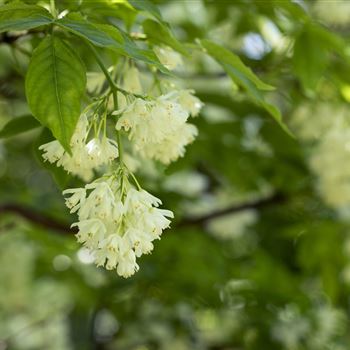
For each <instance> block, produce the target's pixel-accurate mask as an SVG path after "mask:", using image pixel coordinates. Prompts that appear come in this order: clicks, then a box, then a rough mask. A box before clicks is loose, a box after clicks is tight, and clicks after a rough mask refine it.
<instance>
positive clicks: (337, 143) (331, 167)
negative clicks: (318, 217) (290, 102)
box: [293, 103, 350, 214]
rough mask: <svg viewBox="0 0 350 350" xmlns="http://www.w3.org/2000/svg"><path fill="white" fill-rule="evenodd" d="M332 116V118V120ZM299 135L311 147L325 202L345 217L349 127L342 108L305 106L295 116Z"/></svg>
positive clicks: (349, 199)
mask: <svg viewBox="0 0 350 350" xmlns="http://www.w3.org/2000/svg"><path fill="white" fill-rule="evenodd" d="M330 115H332V116H333V118H329V116H330ZM293 124H294V126H295V130H296V132H297V135H298V136H299V137H300V138H301V139H302V140H303V141H304V142H306V143H308V144H310V146H311V147H310V152H309V156H308V162H309V165H310V168H311V169H312V171H313V172H314V174H315V175H316V176H317V188H318V191H319V193H320V195H321V196H322V198H323V199H324V201H325V203H327V204H328V205H329V206H331V207H333V208H335V209H337V210H338V211H339V212H341V213H342V214H346V211H347V210H348V209H349V208H350V181H349V178H350V169H349V168H348V167H346V166H344V164H347V163H348V162H350V142H349V140H350V124H349V122H348V116H347V110H346V109H344V108H342V107H341V106H337V105H335V104H328V103H318V104H317V106H313V105H303V106H302V107H300V108H299V109H298V110H297V111H296V112H295V114H294V116H293Z"/></svg>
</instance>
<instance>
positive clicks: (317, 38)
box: [293, 25, 329, 90]
mask: <svg viewBox="0 0 350 350" xmlns="http://www.w3.org/2000/svg"><path fill="white" fill-rule="evenodd" d="M321 34H322V32H321V33H319V32H318V31H317V30H316V28H314V27H313V26H311V25H306V26H305V28H304V29H303V30H302V32H301V33H300V34H299V35H298V36H297V38H296V40H295V44H294V54H293V70H294V72H295V75H296V76H297V77H298V78H299V80H300V82H301V83H302V85H303V87H304V89H306V90H308V89H311V90H313V89H315V88H316V86H317V83H318V82H319V80H320V78H321V77H322V75H323V73H324V71H325V69H326V67H327V65H328V63H329V55H328V49H329V37H328V36H327V37H325V36H323V35H321Z"/></svg>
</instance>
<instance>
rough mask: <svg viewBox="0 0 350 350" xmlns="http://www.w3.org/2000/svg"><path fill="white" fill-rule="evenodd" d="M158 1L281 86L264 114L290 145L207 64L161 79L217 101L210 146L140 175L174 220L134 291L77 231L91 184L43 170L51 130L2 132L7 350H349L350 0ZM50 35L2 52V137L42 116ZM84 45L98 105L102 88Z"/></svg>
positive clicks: (203, 118)
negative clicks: (80, 200) (36, 53)
mask: <svg viewBox="0 0 350 350" xmlns="http://www.w3.org/2000/svg"><path fill="white" fill-rule="evenodd" d="M33 2H35V3H37V1H26V3H33ZM39 3H42V4H45V1H42V2H39ZM154 4H156V5H157V6H158V8H159V10H160V11H161V13H162V16H163V18H164V19H165V20H166V21H168V22H169V23H170V25H171V27H172V29H173V31H174V33H175V34H176V36H177V37H178V38H179V39H180V40H181V41H182V42H195V40H196V38H210V39H211V40H213V41H215V42H217V43H219V44H222V45H224V46H225V47H227V48H229V49H230V50H232V51H234V52H235V53H237V54H238V55H239V56H240V57H241V59H242V60H243V61H244V62H245V63H246V64H247V65H248V66H250V67H251V68H252V69H253V70H254V72H255V73H256V74H257V75H259V77H261V79H262V80H263V81H265V82H267V83H269V84H271V85H273V86H275V87H276V89H275V91H273V92H271V93H269V95H268V100H269V101H270V102H271V103H273V104H274V105H276V106H278V107H279V108H280V110H281V111H282V115H283V120H284V122H285V123H286V124H287V125H288V127H289V128H290V130H291V131H292V133H293V134H294V137H291V136H290V135H288V134H287V133H286V132H285V131H284V130H282V128H281V127H280V126H279V125H278V124H277V123H276V122H275V121H274V120H273V118H271V117H270V116H269V115H268V113H267V112H266V111H265V110H264V109H262V108H261V107H259V106H257V105H256V104H254V102H253V101H252V100H251V99H250V98H249V97H248V96H247V95H246V93H245V92H243V91H241V90H240V89H239V88H238V87H237V86H236V85H234V84H233V82H232V81H231V80H230V79H229V78H228V77H227V76H226V74H225V73H224V72H223V70H222V68H221V67H220V66H219V65H218V64H217V63H215V62H214V61H213V60H212V59H210V58H208V57H207V56H204V55H202V54H193V55H192V56H191V57H189V58H187V59H186V61H185V62H186V64H185V65H184V66H183V67H182V68H181V69H179V70H178V71H177V72H176V75H177V76H178V77H180V78H181V79H176V78H166V79H169V82H170V83H172V82H175V83H176V84H182V86H183V87H187V88H193V89H195V90H196V93H197V95H198V96H199V97H200V98H201V100H202V101H203V102H204V103H205V107H204V108H203V110H202V112H201V115H200V116H199V117H198V118H196V119H195V120H194V123H196V125H197V126H198V129H199V136H198V139H197V140H196V141H195V142H194V143H193V144H192V145H191V146H190V147H188V150H187V153H186V156H185V157H184V158H183V159H181V160H179V161H178V162H176V163H175V164H173V165H171V166H170V167H168V168H163V167H160V166H159V165H157V164H150V163H144V164H142V166H140V167H139V170H138V173H137V174H138V176H139V177H140V179H141V181H142V184H143V187H145V188H146V189H148V190H150V191H152V193H155V194H156V195H157V196H159V197H160V198H162V200H163V202H164V207H166V208H169V209H171V210H173V211H174V212H175V215H176V219H175V221H174V222H173V224H172V228H171V229H170V230H167V231H166V232H165V233H164V235H163V238H162V240H161V241H159V242H157V244H156V247H155V250H154V252H153V253H152V254H151V255H149V256H146V257H142V258H141V260H140V266H141V269H140V271H139V272H138V273H137V274H136V275H135V276H133V277H132V278H129V279H123V278H120V277H119V276H117V274H116V273H115V272H109V271H105V270H104V269H102V268H96V267H95V266H94V265H93V264H92V261H91V256H90V255H89V253H88V252H87V251H86V250H84V249H83V248H81V247H80V246H79V245H78V244H77V243H76V242H75V237H74V234H73V233H72V232H71V231H69V225H70V223H71V222H72V221H73V218H72V217H71V216H70V215H69V213H68V210H67V209H66V208H65V207H64V201H63V198H62V195H61V190H62V189H63V188H66V187H68V186H72V185H76V184H78V183H79V182H78V180H77V179H74V178H71V177H69V176H67V175H66V174H64V173H63V172H61V171H59V170H57V169H56V168H55V167H54V166H48V165H47V164H44V163H43V162H42V160H41V158H40V154H39V153H38V151H37V148H38V145H40V144H42V143H44V141H45V139H47V137H49V136H48V135H47V132H46V131H43V130H41V129H38V128H36V129H33V130H30V131H27V132H24V133H21V134H20V135H16V136H13V137H12V135H9V133H6V132H4V131H0V136H1V143H0V349H1V350H5V349H11V350H22V349H23V350H70V349H72V350H73V349H74V350H75V349H76V350H87V349H96V350H97V349H106V350H109V349H110V350H114V349H115V350H153V349H159V350H193V349H198V350H207V349H208V350H240V349H242V350H243V349H247V350H248V349H254V350H263V349H268V350H273V349H276V350H277V349H283V350H323V349H327V350H347V349H349V348H350V323H349V316H350V309H349V301H350V299H349V293H350V120H349V118H350V106H349V102H350V46H349V40H348V38H349V34H350V1H347V0H339V1H336V0H334V1H331V0H328V1H327V0H315V1H307V0H298V1H289V0H283V1H273V0H271V1H260V0H231V1H223V0H219V1H204V0H203V1H201V0H192V1H190V0H188V1H185V0H183V1H180V0H176V1H157V2H154ZM56 5H57V7H58V8H59V10H60V11H62V10H64V9H69V10H72V9H76V8H79V9H80V10H81V11H82V12H83V13H84V14H85V15H87V16H89V18H92V19H94V20H97V21H101V22H103V21H105V22H110V23H115V24H118V25H120V26H121V27H123V26H125V22H127V21H128V19H129V17H128V16H129V15H130V13H129V12H128V10H127V6H126V5H125V4H123V2H118V1H112V0H110V1H108V0H101V1H76V0H71V1H56ZM142 16H143V14H139V15H138V17H137V18H136V21H135V22H134V25H133V26H132V30H133V31H135V32H138V31H139V30H140V26H139V24H138V23H139V21H140V20H141V19H142ZM38 37H40V33H37V34H36V33H33V34H32V35H29V36H25V37H23V38H20V39H18V40H11V39H9V37H8V36H5V35H3V36H2V37H1V38H0V124H1V125H5V124H6V123H7V122H8V121H9V120H11V119H12V118H15V117H19V116H23V115H26V114H28V113H29V110H28V107H27V104H26V101H25V96H24V84H23V77H24V75H25V72H26V69H27V65H28V60H29V58H28V54H30V52H31V50H32V48H33V47H34V46H35V45H36V43H37V40H38ZM76 47H77V50H78V51H79V52H80V53H81V55H82V57H84V60H85V63H86V65H87V67H88V68H89V71H90V72H89V79H88V84H89V85H88V87H89V91H90V92H93V91H94V89H96V86H98V85H99V84H101V81H102V80H103V76H102V75H101V73H100V72H99V70H98V67H96V65H95V64H94V62H93V58H92V57H90V56H89V54H87V53H86V52H85V51H84V50H85V49H84V47H83V46H81V45H79V43H78V42H77V46H76ZM105 59H109V60H110V61H111V62H113V55H112V54H110V53H106V55H105ZM139 69H140V71H141V74H144V79H147V72H145V71H144V72H143V70H142V66H140V67H139ZM172 80H174V81H172ZM43 98H44V96H43Z"/></svg>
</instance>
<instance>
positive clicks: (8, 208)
mask: <svg viewBox="0 0 350 350" xmlns="http://www.w3.org/2000/svg"><path fill="white" fill-rule="evenodd" d="M284 201H285V197H284V196H283V195H281V194H275V195H273V196H271V197H269V198H264V199H259V200H256V201H252V202H248V203H243V204H240V205H233V206H229V207H227V208H224V209H219V210H216V211H213V212H211V213H209V214H206V215H203V216H198V217H194V218H184V219H183V220H181V221H179V222H177V223H175V225H174V226H173V227H174V228H177V227H185V226H192V225H195V226H201V225H203V224H205V223H206V222H207V221H209V220H212V219H215V218H218V217H221V216H225V215H227V214H232V213H237V212H239V211H242V210H246V209H261V208H264V207H267V206H270V205H275V204H280V203H282V202H284ZM5 213H13V214H17V215H19V216H21V217H23V218H25V219H27V220H28V221H30V222H32V223H34V224H36V225H39V226H42V227H44V228H47V229H50V230H53V231H57V232H60V233H63V234H74V233H77V228H76V227H73V228H70V224H68V223H62V222H60V221H58V220H57V219H55V218H52V217H50V216H48V215H47V214H44V213H39V212H37V211H36V210H35V209H33V208H30V207H26V206H23V205H20V204H13V203H9V204H0V216H1V214H5Z"/></svg>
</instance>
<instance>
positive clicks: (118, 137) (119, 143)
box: [113, 91, 124, 165]
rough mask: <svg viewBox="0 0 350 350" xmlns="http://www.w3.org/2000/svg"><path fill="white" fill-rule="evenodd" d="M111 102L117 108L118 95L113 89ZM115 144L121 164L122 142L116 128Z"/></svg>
mask: <svg viewBox="0 0 350 350" xmlns="http://www.w3.org/2000/svg"><path fill="white" fill-rule="evenodd" d="M113 102H114V108H115V109H116V110H117V109H118V96H117V92H116V91H113ZM117 144H118V149H119V161H120V164H121V165H123V164H124V163H123V144H122V140H121V136H120V132H119V131H118V130H117Z"/></svg>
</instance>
